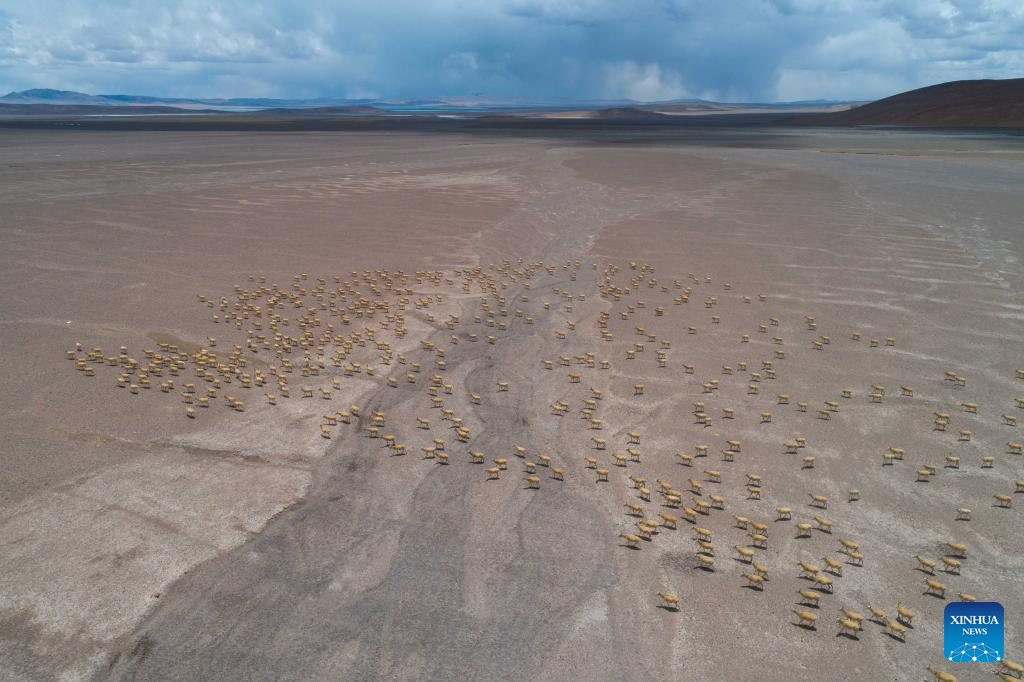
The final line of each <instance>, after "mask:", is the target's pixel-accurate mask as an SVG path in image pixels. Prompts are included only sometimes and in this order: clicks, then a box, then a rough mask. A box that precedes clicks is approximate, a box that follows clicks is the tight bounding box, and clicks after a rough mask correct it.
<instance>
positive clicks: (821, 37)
mask: <svg viewBox="0 0 1024 682" xmlns="http://www.w3.org/2000/svg"><path fill="white" fill-rule="evenodd" d="M1022 44H1024V4H1022V3H1021V2H1019V0H1015V1H1013V2H1009V1H992V2H979V1H971V2H968V1H966V0H915V1H912V0H863V1H856V2H855V1H854V0H815V1H813V2H812V1H811V0H728V1H723V0H715V1H710V0H634V1H633V2H621V1H615V2H612V1H610V0H462V1H458V0H434V1H431V0H421V1H419V2H413V1H409V0H380V1H378V2H358V3H357V2H327V1H325V0H312V1H310V2H295V1H294V0H264V1H259V0H249V1H232V0H179V1H174V0H166V1H163V2H160V1H155V0H154V1H152V2H145V1H143V0H124V1H119V2H118V1H110V2H97V1H96V0H59V1H58V0H36V1H35V2H23V1H22V0H18V1H17V2H14V1H13V0H0V89H6V90H13V89H23V88H29V87H54V88H64V89H76V90H83V91H88V92H94V93H96V92H103V93H110V92H130V93H133V94H159V95H183V96H189V95H190V96H282V97H313V96H348V97H363V96H365V97H391V98H398V97H432V96H438V95H471V94H483V95H485V96H488V97H492V98H517V99H530V98H552V97H564V98H587V99H594V98H609V99H617V98H631V99H638V100H658V99H674V98H685V97H704V98H710V99H729V100H774V99H804V98H817V97H828V98H851V99H859V98H870V97H876V96H880V95H886V94H890V93H891V92H895V91H898V90H903V89H907V88H911V87H916V86H919V85H924V84H928V83H934V82H940V81H944V80H954V79H959V78H981V77H991V78H1006V77H1015V76H1020V75H1021V72H1022V70H1024V47H1022Z"/></svg>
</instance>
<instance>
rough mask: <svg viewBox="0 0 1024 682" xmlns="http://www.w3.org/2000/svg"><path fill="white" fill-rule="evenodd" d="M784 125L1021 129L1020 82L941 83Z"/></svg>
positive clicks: (1023, 81)
mask: <svg viewBox="0 0 1024 682" xmlns="http://www.w3.org/2000/svg"><path fill="white" fill-rule="evenodd" d="M783 123H787V124H795V125H822V126H832V125H834V126H856V125H878V126H926V127H949V128H960V127H965V128H1002V127H1011V128H1021V127H1024V78H1013V79H1007V80H973V81H953V82H950V83H941V84H939V85H932V86H929V87H927V88H920V89H918V90H911V91H909V92H903V93H900V94H898V95H893V96H892V97H886V98H885V99H880V100H878V101H876V102H870V103H868V104H863V105H861V106H858V107H854V108H852V109H849V110H848V111H837V112H834V113H828V114H812V115H806V116H794V117H792V118H788V119H785V120H784V121H783Z"/></svg>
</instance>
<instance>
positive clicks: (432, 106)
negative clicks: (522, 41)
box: [0, 78, 1024, 128]
mask: <svg viewBox="0 0 1024 682" xmlns="http://www.w3.org/2000/svg"><path fill="white" fill-rule="evenodd" d="M232 114H233V115H235V116H236V117H237V116H244V117H246V120H247V121H248V123H247V125H250V124H252V125H258V122H260V121H262V122H264V124H266V123H267V122H270V121H274V122H276V123H274V125H275V126H276V125H278V124H279V120H283V119H288V120H292V121H296V122H299V123H297V124H296V125H300V126H305V127H306V128H309V127H310V126H320V127H323V126H324V125H330V121H331V120H332V119H337V120H338V121H339V122H342V123H344V122H345V121H347V122H348V123H351V122H352V121H353V120H354V119H361V120H366V121H371V122H373V124H374V125H377V124H380V123H387V124H388V125H391V124H395V125H397V122H398V121H400V120H401V119H402V117H406V118H407V117H409V116H412V115H414V116H415V120H418V121H423V120H425V119H435V120H437V121H443V120H445V119H471V120H475V121H478V122H483V123H487V124H497V123H500V122H501V121H504V122H505V124H509V125H515V126H520V127H521V126H524V125H531V123H530V121H531V120H532V121H537V120H540V119H544V120H547V121H550V122H551V125H563V126H564V125H576V126H583V125H589V126H593V125H601V124H608V125H615V126H619V127H621V126H624V125H631V124H633V123H636V124H637V125H641V124H642V125H657V126H673V125H679V124H686V125H705V124H714V125H748V124H758V125H764V124H778V123H781V124H787V125H820V126H861V125H873V126H919V127H1017V128H1024V78H1018V79H1010V80H972V81H955V82H951V83H942V84H940V85H933V86H929V87H926V88H920V89H917V90H911V91H909V92H904V93H901V94H899V95H894V96H892V97H887V98H885V99H880V100H877V101H874V102H868V103H863V102H832V101H827V100H812V101H802V102H777V103H748V104H739V103H727V102H709V101H706V100H699V99H693V100H675V101H670V102H653V103H641V102H634V101H631V100H626V101H622V100H595V101H589V102H582V101H570V100H537V101H530V102H516V101H501V100H495V99H488V98H486V97H483V96H465V97H442V98H437V99H408V100H398V99H394V100H387V99H381V100H376V99H330V98H320V99H268V98H231V99H189V98H165V97H146V96H136V95H90V94H86V93H82V92H73V91H67V90H47V89H36V90H24V91H21V92H12V93H9V94H7V95H4V96H2V97H0V119H3V120H5V121H9V122H10V121H16V120H25V119H30V118H37V119H39V120H52V119H56V118H60V117H76V118H79V119H81V120H85V119H86V118H90V119H91V118H99V117H131V116H134V117H140V116H161V117H167V120H169V121H170V120H172V119H184V118H188V119H190V120H195V119H200V120H203V121H211V122H212V121H219V122H220V123H217V125H226V123H225V122H226V121H227V119H228V118H229V115H232ZM572 120H574V121H576V123H575V124H570V123H567V121H572ZM76 125H77V124H76ZM346 125H347V124H346Z"/></svg>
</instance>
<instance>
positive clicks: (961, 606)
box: [943, 601, 1005, 663]
mask: <svg viewBox="0 0 1024 682" xmlns="http://www.w3.org/2000/svg"><path fill="white" fill-rule="evenodd" d="M943 618H945V625H944V628H943V629H944V633H943V635H944V636H943V642H944V647H945V654H946V660H947V661H954V662H956V663H973V662H978V663H981V662H986V663H995V662H998V661H1001V660H1003V654H1004V653H1005V652H1004V651H1003V605H1002V604H1000V603H999V602H995V601H979V602H950V603H949V604H946V610H945V614H944V615H943Z"/></svg>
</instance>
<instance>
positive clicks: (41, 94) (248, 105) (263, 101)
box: [0, 88, 836, 111]
mask: <svg viewBox="0 0 1024 682" xmlns="http://www.w3.org/2000/svg"><path fill="white" fill-rule="evenodd" d="M0 104H33V105H39V104H50V105H75V106H106V107H110V106H133V107H139V106H146V107H152V106H163V107H174V108H176V109H192V110H195V109H219V110H224V111H238V110H255V109H288V110H294V109H323V108H327V107H374V108H375V109H383V110H391V111H431V110H441V109H443V110H455V109H469V110H480V109H603V108H633V107H639V106H648V107H650V106H667V107H671V106H680V105H682V106H686V107H692V106H708V107H720V106H724V107H729V108H733V107H737V106H749V105H737V104H724V105H720V104H719V103H717V102H709V101H707V100H701V99H684V100H672V101H668V102H653V103H643V102H636V101H633V100H618V99H616V100H601V99H598V100H568V99H543V100H522V101H519V100H502V99H493V98H486V97H482V96H465V97H440V98H437V99H344V98H317V99H270V98H247V97H235V98H226V99H217V98H213V99H211V98H184V97H149V96H145V95H90V94H87V93H84V92H75V91H73V90H51V89H47V88H40V89H34V90H22V91H20V92H9V93H7V94H6V95H3V96H2V97H0ZM834 104H836V103H835V102H829V101H826V100H816V101H814V102H809V101H808V102H786V103H777V104H759V105H758V106H763V107H785V106H809V105H810V106H831V105H834Z"/></svg>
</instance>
